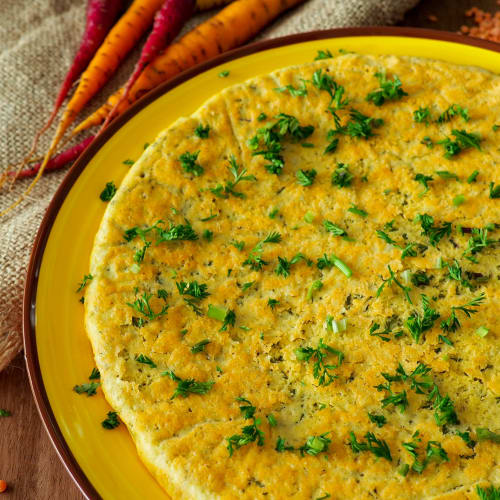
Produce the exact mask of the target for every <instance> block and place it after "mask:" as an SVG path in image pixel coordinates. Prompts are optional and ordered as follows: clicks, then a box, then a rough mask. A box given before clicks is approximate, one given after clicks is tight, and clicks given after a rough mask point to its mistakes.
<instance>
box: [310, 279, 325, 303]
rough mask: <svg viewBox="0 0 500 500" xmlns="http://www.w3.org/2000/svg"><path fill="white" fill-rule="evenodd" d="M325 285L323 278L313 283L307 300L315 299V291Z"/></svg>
mask: <svg viewBox="0 0 500 500" xmlns="http://www.w3.org/2000/svg"><path fill="white" fill-rule="evenodd" d="M322 287H323V282H322V281H321V280H316V281H313V282H312V283H311V285H310V286H309V289H308V290H307V300H310V301H312V300H313V293H314V292H315V291H316V290H319V289H320V288H322Z"/></svg>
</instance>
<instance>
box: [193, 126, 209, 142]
mask: <svg viewBox="0 0 500 500" xmlns="http://www.w3.org/2000/svg"><path fill="white" fill-rule="evenodd" d="M209 132H210V125H205V126H203V125H202V124H201V123H200V124H199V125H198V126H197V127H196V128H195V129H194V135H195V136H196V137H199V138H200V139H208V134H209Z"/></svg>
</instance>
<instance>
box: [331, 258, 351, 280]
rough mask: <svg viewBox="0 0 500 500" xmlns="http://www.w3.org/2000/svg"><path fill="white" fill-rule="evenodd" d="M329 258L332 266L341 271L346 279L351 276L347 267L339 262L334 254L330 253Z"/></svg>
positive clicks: (342, 262)
mask: <svg viewBox="0 0 500 500" xmlns="http://www.w3.org/2000/svg"><path fill="white" fill-rule="evenodd" d="M330 258H331V259H332V261H333V265H334V266H335V267H336V268H337V269H339V270H340V271H342V272H343V273H344V274H345V275H346V276H347V277H348V278H350V277H351V276H352V271H351V270H350V268H349V266H348V265H347V264H346V263H345V262H344V261H342V260H340V259H339V258H338V257H337V256H336V255H335V254H333V253H332V255H331V256H330Z"/></svg>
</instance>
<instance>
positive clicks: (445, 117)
mask: <svg viewBox="0 0 500 500" xmlns="http://www.w3.org/2000/svg"><path fill="white" fill-rule="evenodd" d="M458 115H460V116H461V117H462V118H463V119H464V121H466V122H468V121H469V119H470V118H469V112H468V111H467V108H462V106H460V105H459V104H452V105H451V106H450V107H449V108H448V109H446V110H445V111H443V112H442V113H441V114H440V115H439V116H438V118H437V120H436V122H438V123H446V122H449V121H450V120H451V119H452V118H453V117H455V116H458Z"/></svg>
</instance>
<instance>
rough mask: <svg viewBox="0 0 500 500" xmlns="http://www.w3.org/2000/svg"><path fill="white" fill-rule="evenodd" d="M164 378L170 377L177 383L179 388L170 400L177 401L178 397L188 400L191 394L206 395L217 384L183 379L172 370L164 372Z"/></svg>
mask: <svg viewBox="0 0 500 500" xmlns="http://www.w3.org/2000/svg"><path fill="white" fill-rule="evenodd" d="M162 376H167V377H170V378H171V379H172V380H173V381H174V382H177V388H176V389H175V391H174V393H173V394H172V397H171V398H170V399H175V398H176V397H177V396H181V397H183V398H187V397H188V396H189V395H190V394H206V393H207V392H208V391H210V389H211V388H212V386H213V385H214V384H215V382H198V381H196V380H194V379H193V378H190V379H182V378H180V377H178V376H177V375H176V374H175V373H174V372H173V371H172V370H167V371H165V372H163V373H162Z"/></svg>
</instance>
